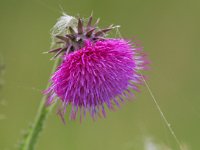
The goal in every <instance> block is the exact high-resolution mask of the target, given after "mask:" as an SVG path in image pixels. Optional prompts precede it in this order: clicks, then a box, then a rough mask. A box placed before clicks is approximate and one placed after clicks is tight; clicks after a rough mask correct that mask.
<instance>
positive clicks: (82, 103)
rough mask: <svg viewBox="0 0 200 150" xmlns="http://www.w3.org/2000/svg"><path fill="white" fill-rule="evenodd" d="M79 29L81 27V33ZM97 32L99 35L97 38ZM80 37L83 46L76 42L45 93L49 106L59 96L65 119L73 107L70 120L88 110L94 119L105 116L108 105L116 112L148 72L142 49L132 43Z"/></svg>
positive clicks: (121, 40)
mask: <svg viewBox="0 0 200 150" xmlns="http://www.w3.org/2000/svg"><path fill="white" fill-rule="evenodd" d="M79 24H80V21H79ZM79 28H80V25H78V31H79V30H80V29H79ZM89 31H91V30H90V29H89ZM79 32H80V31H79ZM81 32H82V31H81ZM87 33H88V32H87ZM97 33H99V34H100V32H96V33H95V34H94V35H96V34H97ZM101 33H103V31H102V30H101ZM75 35H77V37H79V36H78V35H79V34H75ZM100 35H101V34H100ZM100 35H99V36H100ZM102 35H103V34H102ZM66 37H69V36H68V35H66ZM81 37H82V39H83V40H82V41H81V43H78V42H75V43H74V44H75V45H76V46H77V47H76V46H75V47H74V48H73V50H74V51H71V52H70V53H69V54H68V53H65V54H64V55H63V57H62V58H63V62H62V63H61V65H60V66H59V67H58V68H57V71H56V72H55V73H54V74H53V76H52V78H51V82H52V85H51V86H50V88H49V89H48V90H47V91H46V92H45V93H46V94H49V98H48V100H47V104H51V103H52V102H53V101H54V99H55V97H58V98H59V99H60V100H61V102H62V106H61V107H60V109H59V111H58V112H59V114H60V115H61V117H62V118H63V116H64V114H65V112H66V107H67V106H68V105H71V106H72V109H71V115H70V118H71V119H76V117H77V114H78V112H80V118H81V117H82V114H86V111H88V112H90V115H91V117H92V118H95V117H96V116H99V115H100V116H102V115H103V116H104V117H105V115H106V112H105V106H107V107H108V109H110V110H113V108H114V107H115V105H116V106H118V107H119V106H120V101H124V100H123V99H124V98H125V97H128V95H130V94H132V90H135V91H138V87H137V85H138V84H141V83H142V77H141V74H140V73H139V72H138V71H139V70H145V69H146V68H147V66H146V64H148V62H147V60H146V56H145V55H144V54H142V49H141V48H138V47H135V46H134V45H135V43H131V42H130V41H126V40H124V39H109V38H103V39H102V38H97V39H95V40H94V36H90V37H88V38H86V37H85V36H81ZM59 38H60V37H59ZM62 38H63V37H62ZM62 38H60V39H62ZM69 39H70V38H69ZM63 40H64V39H63ZM68 41H69V40H68ZM71 41H72V39H71ZM71 50H72V49H71Z"/></svg>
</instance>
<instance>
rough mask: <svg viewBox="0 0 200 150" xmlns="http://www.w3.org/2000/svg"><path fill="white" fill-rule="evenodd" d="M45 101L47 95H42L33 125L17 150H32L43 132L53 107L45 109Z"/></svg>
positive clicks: (55, 64)
mask: <svg viewBox="0 0 200 150" xmlns="http://www.w3.org/2000/svg"><path fill="white" fill-rule="evenodd" d="M59 62H60V60H59V59H56V60H55V63H54V66H53V68H52V73H53V72H55V70H56V68H57V66H58V64H59ZM49 86H50V83H48V84H47V88H48V87H49ZM46 99H47V95H44V96H43V98H42V101H41V103H40V106H39V110H38V113H37V116H36V119H35V121H34V123H33V125H32V126H31V127H30V128H29V130H28V131H27V133H26V135H25V136H24V138H23V141H22V143H21V144H20V146H19V150H34V147H35V145H36V143H37V139H38V137H39V134H40V133H41V131H42V130H43V127H44V124H45V121H46V119H47V117H48V115H49V114H50V112H51V110H52V108H53V107H54V105H51V106H49V107H46V106H45V101H46Z"/></svg>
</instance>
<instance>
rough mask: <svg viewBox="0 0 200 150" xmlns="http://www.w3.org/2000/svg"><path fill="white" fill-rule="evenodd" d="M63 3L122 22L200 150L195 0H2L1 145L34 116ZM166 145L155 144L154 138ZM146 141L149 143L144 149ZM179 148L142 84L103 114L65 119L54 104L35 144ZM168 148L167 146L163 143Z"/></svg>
mask: <svg viewBox="0 0 200 150" xmlns="http://www.w3.org/2000/svg"><path fill="white" fill-rule="evenodd" d="M62 9H63V10H64V11H65V12H66V13H68V14H70V15H78V14H79V15H80V16H83V17H88V16H89V15H90V14H91V12H92V11H93V12H94V16H95V17H96V18H98V17H100V18H101V23H100V26H101V27H104V26H108V25H109V24H111V23H113V24H117V25H118V24H120V25H121V29H120V31H121V34H122V35H123V36H124V37H127V38H131V37H133V36H135V35H137V37H138V39H140V40H141V41H142V43H143V46H144V49H145V51H146V52H147V53H148V54H149V57H150V60H151V62H152V64H151V67H152V69H151V70H150V71H148V72H146V73H145V74H147V75H148V76H149V80H148V83H149V85H150V87H151V90H152V91H153V93H154V95H155V97H156V98H157V101H158V103H159V105H160V107H161V108H162V110H163V112H164V114H165V115H166V117H167V119H168V120H169V122H170V123H171V126H172V128H173V129H174V131H175V134H176V135H177V137H178V138H179V140H180V141H181V143H183V145H185V146H184V147H186V148H185V149H190V150H198V149H200V148H199V147H200V129H199V127H200V95H199V93H200V92H199V84H200V78H199V77H200V67H199V65H200V64H199V63H200V61H199V59H200V50H199V47H200V46H199V43H200V42H199V40H200V1H198V0H151V1H150V0H123V1H121V0H99V1H97V0H77V1H75V0H0V63H1V65H2V64H5V71H4V72H2V73H1V74H0V82H1V85H2V86H1V89H0V150H14V149H16V147H17V145H18V144H17V143H18V142H19V139H20V137H22V135H23V131H24V130H25V129H27V127H28V125H30V124H31V122H32V121H33V119H34V118H35V115H36V112H37V109H38V105H39V103H40V101H41V97H42V94H41V91H42V90H43V89H45V87H46V84H47V81H48V79H49V75H50V70H51V68H52V65H53V61H50V60H49V59H50V58H51V56H50V55H44V54H42V52H44V51H47V50H49V47H50V42H51V39H50V34H49V33H50V29H51V27H52V26H53V25H54V24H55V22H56V20H57V18H58V17H59V16H60V15H61V12H62ZM153 143H155V144H159V145H162V146H163V148H161V147H160V148H157V149H155V148H154V149H153V146H152V144H153ZM146 145H149V147H152V149H150V148H149V149H148V148H145V147H147V146H146ZM164 147H168V148H169V150H178V149H179V148H178V145H177V143H176V142H175V140H174V138H173V136H172V135H171V134H170V132H169V130H168V129H167V127H166V126H165V124H164V122H163V120H162V118H161V117H160V114H159V112H158V110H157V109H156V107H155V104H154V103H153V100H152V97H151V96H150V94H149V92H148V90H147V88H146V87H142V92H141V93H140V94H136V98H135V100H134V101H132V102H127V103H125V104H124V105H123V106H122V108H121V109H120V110H118V111H116V112H108V115H107V118H106V119H98V120H97V121H96V122H93V121H92V119H90V118H89V117H87V119H86V120H84V121H83V123H82V124H80V123H79V121H78V120H77V121H75V122H72V121H68V120H67V124H66V125H63V124H62V122H61V120H60V119H59V118H58V116H57V115H56V110H54V111H53V112H52V113H51V115H50V116H49V118H48V120H47V124H46V127H45V130H44V132H43V133H42V135H41V136H40V139H39V143H38V144H37V147H36V150H160V149H161V150H165V148H164ZM166 149H167V148H166Z"/></svg>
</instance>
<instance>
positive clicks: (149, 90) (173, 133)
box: [140, 73, 183, 150]
mask: <svg viewBox="0 0 200 150" xmlns="http://www.w3.org/2000/svg"><path fill="white" fill-rule="evenodd" d="M140 74H141V73H140ZM141 77H142V80H143V81H144V84H145V86H146V87H147V89H148V92H149V94H150V95H151V97H152V99H153V102H154V103H155V105H156V108H157V109H158V111H159V113H160V116H161V118H162V119H163V120H164V122H165V124H166V126H167V127H168V129H169V131H170V133H171V134H172V136H173V137H174V139H175V141H176V143H177V144H178V146H179V148H180V150H183V148H182V146H181V142H180V141H179V139H178V138H177V136H176V134H175V132H174V130H173V129H172V127H171V124H170V123H169V121H168V120H167V118H166V117H165V115H164V113H163V111H162V110H161V108H160V106H159V104H158V102H157V100H156V98H155V96H154V94H153V92H152V91H151V89H150V86H149V85H148V83H147V82H146V80H145V79H144V77H143V75H142V74H141Z"/></svg>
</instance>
